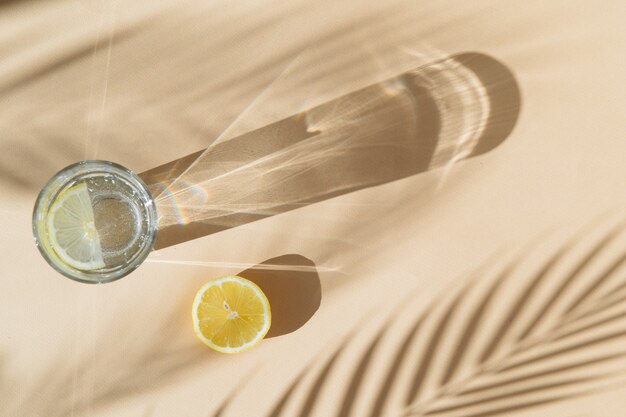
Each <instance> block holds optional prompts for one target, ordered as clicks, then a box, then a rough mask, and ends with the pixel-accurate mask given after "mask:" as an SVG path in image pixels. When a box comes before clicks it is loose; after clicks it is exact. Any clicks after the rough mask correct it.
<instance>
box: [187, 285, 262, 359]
mask: <svg viewBox="0 0 626 417" xmlns="http://www.w3.org/2000/svg"><path fill="white" fill-rule="evenodd" d="M192 316H193V325H194V330H195V331H196V335H197V336H198V338H199V339H200V340H201V341H202V342H203V343H204V344H205V345H207V346H208V347H210V348H211V349H215V350H217V351H218V352H223V353H239V352H243V351H244V350H247V349H249V348H251V347H252V346H254V345H256V344H257V343H259V342H260V341H261V340H263V338H264V337H265V335H266V334H267V331H268V330H269V329H270V325H271V323H272V313H271V310H270V303H269V301H267V297H265V294H263V291H261V289H260V288H259V287H258V286H257V285H256V284H255V283H253V282H252V281H249V280H247V279H245V278H241V277H238V276H229V277H223V278H218V279H216V280H213V281H210V282H208V283H206V284H204V285H203V286H202V288H200V290H199V291H198V293H197V294H196V298H195V299H194V302H193V310H192Z"/></svg>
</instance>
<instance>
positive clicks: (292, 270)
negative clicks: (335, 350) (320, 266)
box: [239, 254, 322, 338]
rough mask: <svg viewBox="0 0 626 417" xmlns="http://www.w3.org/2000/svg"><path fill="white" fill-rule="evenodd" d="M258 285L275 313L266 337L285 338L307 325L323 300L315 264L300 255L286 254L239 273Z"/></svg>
mask: <svg viewBox="0 0 626 417" xmlns="http://www.w3.org/2000/svg"><path fill="white" fill-rule="evenodd" d="M239 275H240V276H241V277H243V278H246V279H249V280H250V281H252V282H254V283H255V284H256V285H258V286H259V287H260V288H261V290H263V292H264V293H265V296H266V297H267V299H268V300H269V302H270V308H271V310H272V326H271V327H270V330H269V331H268V333H267V336H266V338H271V337H276V336H282V335H285V334H288V333H291V332H294V331H296V330H298V329H299V328H301V327H302V326H304V325H305V324H306V323H307V322H308V321H309V320H310V319H311V317H313V315H314V314H315V312H316V311H317V310H318V308H319V306H320V303H321V301H322V287H321V284H320V279H319V275H318V273H317V270H316V268H315V263H313V261H311V260H310V259H308V258H305V257H304V256H301V255H294V254H289V255H283V256H279V257H276V258H272V259H268V260H267V261H265V262H263V263H261V264H259V265H256V266H254V267H252V268H250V269H246V270H245V271H242V272H241V273H239Z"/></svg>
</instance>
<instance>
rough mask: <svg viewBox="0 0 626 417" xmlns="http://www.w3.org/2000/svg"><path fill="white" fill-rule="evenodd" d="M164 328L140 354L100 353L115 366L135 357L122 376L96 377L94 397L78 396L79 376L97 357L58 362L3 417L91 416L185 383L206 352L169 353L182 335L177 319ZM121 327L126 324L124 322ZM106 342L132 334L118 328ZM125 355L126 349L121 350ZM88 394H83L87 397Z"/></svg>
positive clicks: (6, 405)
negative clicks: (92, 412)
mask: <svg viewBox="0 0 626 417" xmlns="http://www.w3.org/2000/svg"><path fill="white" fill-rule="evenodd" d="M169 316H170V319H169V320H168V321H165V322H163V323H161V326H160V327H159V328H158V329H157V330H156V331H155V333H154V339H153V340H154V342H153V343H150V344H146V345H142V346H146V348H145V349H140V350H139V351H138V352H137V353H136V354H133V353H130V352H125V351H123V350H117V349H116V350H115V351H110V352H99V353H98V354H99V356H100V357H99V358H98V360H99V361H103V362H107V363H108V362H111V363H114V362H117V361H119V358H120V356H122V355H125V356H129V355H132V356H131V357H130V358H129V360H127V361H126V363H127V365H126V366H125V367H123V369H121V370H119V371H115V369H116V368H115V367H110V368H108V369H106V370H102V371H101V372H98V375H97V377H98V378H99V379H98V381H97V382H94V387H93V392H91V393H90V394H89V395H81V394H80V393H78V394H77V393H76V392H75V390H76V376H77V375H85V374H88V373H89V370H93V368H94V366H95V365H94V362H93V357H90V356H89V355H86V356H83V357H82V358H81V359H80V360H79V361H77V363H76V364H75V365H72V364H71V362H68V361H65V360H63V358H62V357H61V358H59V360H57V361H54V363H52V364H51V365H50V366H49V367H48V369H47V370H46V371H44V372H42V373H41V375H40V376H39V377H37V380H36V384H35V385H34V386H32V387H30V388H29V389H28V391H27V392H28V396H27V397H25V398H24V399H23V400H22V401H20V402H19V403H18V402H16V401H17V400H16V399H12V401H10V402H5V403H4V405H3V407H2V408H0V416H5V415H6V416H13V415H46V416H47V417H65V416H69V415H82V414H81V413H85V414H88V413H90V410H94V409H97V408H99V407H104V406H107V405H110V404H112V403H117V402H120V401H123V400H125V399H129V398H132V397H135V396H137V395H138V394H140V393H144V392H146V391H149V390H153V389H156V388H158V387H161V386H163V385H165V384H169V383H172V381H175V380H176V379H177V378H180V377H182V375H184V374H185V373H186V372H188V371H189V370H190V369H192V368H193V367H196V366H198V365H199V364H201V363H205V362H206V361H207V360H211V356H207V354H206V351H205V350H204V349H198V348H197V346H195V345H193V346H186V347H181V348H177V349H169V350H168V349H166V348H164V346H167V345H168V342H169V341H171V340H172V339H174V338H175V337H176V336H177V334H178V333H177V332H178V331H179V330H180V323H179V320H178V319H179V318H178V317H177V315H176V314H171V315H169ZM117 322H118V323H127V322H128V320H127V318H126V319H120V320H118V321H117ZM105 334H106V335H107V336H108V337H115V335H116V334H130V333H129V332H127V331H126V332H125V331H124V330H121V329H120V328H119V326H118V327H116V328H113V329H109V331H108V332H106V333H105ZM121 348H122V349H123V345H121ZM83 394H84V393H83Z"/></svg>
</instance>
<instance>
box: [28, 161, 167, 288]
mask: <svg viewBox="0 0 626 417" xmlns="http://www.w3.org/2000/svg"><path fill="white" fill-rule="evenodd" d="M156 231H157V213H156V207H155V204H154V201H153V199H152V196H151V195H150V192H149V191H148V188H147V187H146V185H145V184H144V183H143V181H142V180H141V179H140V178H139V177H138V176H137V175H135V174H134V173H133V172H131V171H130V170H128V169H126V168H124V167H122V166H120V165H117V164H115V163H112V162H107V161H82V162H79V163H77V164H74V165H70V166H68V167H67V168H65V169H63V170H62V171H60V172H59V173H57V174H56V175H55V176H54V177H52V179H51V180H50V181H49V182H48V184H47V185H46V186H45V187H44V188H43V190H42V191H41V193H40V194H39V197H38V198H37V202H36V203H35V209H34V212H33V233H34V237H35V242H36V244H37V246H38V247H39V250H40V251H41V253H42V255H43V257H44V258H45V259H46V261H48V263H49V264H50V265H51V266H52V267H53V268H54V269H56V270H57V271H59V272H60V273H61V274H63V275H65V276H67V277H69V278H72V279H74V280H77V281H81V282H88V283H103V282H110V281H113V280H116V279H119V278H121V277H123V276H125V275H127V274H129V273H130V272H132V271H133V270H134V269H135V268H137V267H138V266H139V265H140V264H141V263H142V262H143V261H144V259H145V258H146V257H147V256H148V254H149V253H150V251H151V250H152V246H153V244H154V240H155V238H156Z"/></svg>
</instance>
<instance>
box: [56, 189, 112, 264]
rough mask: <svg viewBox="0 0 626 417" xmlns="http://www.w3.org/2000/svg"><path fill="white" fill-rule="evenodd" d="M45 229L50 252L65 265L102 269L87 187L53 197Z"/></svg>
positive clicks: (100, 251)
mask: <svg viewBox="0 0 626 417" xmlns="http://www.w3.org/2000/svg"><path fill="white" fill-rule="evenodd" d="M47 230H48V236H49V238H50V244H51V246H52V249H53V250H54V252H55V253H56V254H57V255H58V256H59V258H61V260H62V261H63V262H65V263H66V264H68V265H70V266H72V267H74V268H77V269H81V270H92V269H100V268H103V267H104V266H105V264H104V260H103V257H102V249H101V247H100V237H99V236H98V231H97V230H96V226H95V220H94V213H93V207H92V206H91V200H90V198H89V190H88V189H87V185H86V184H84V183H81V184H78V185H75V186H73V187H71V188H69V189H67V190H65V191H63V192H62V193H61V194H60V195H59V196H58V197H57V198H56V200H55V201H54V203H53V204H52V207H51V208H50V212H49V214H48V218H47Z"/></svg>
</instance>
